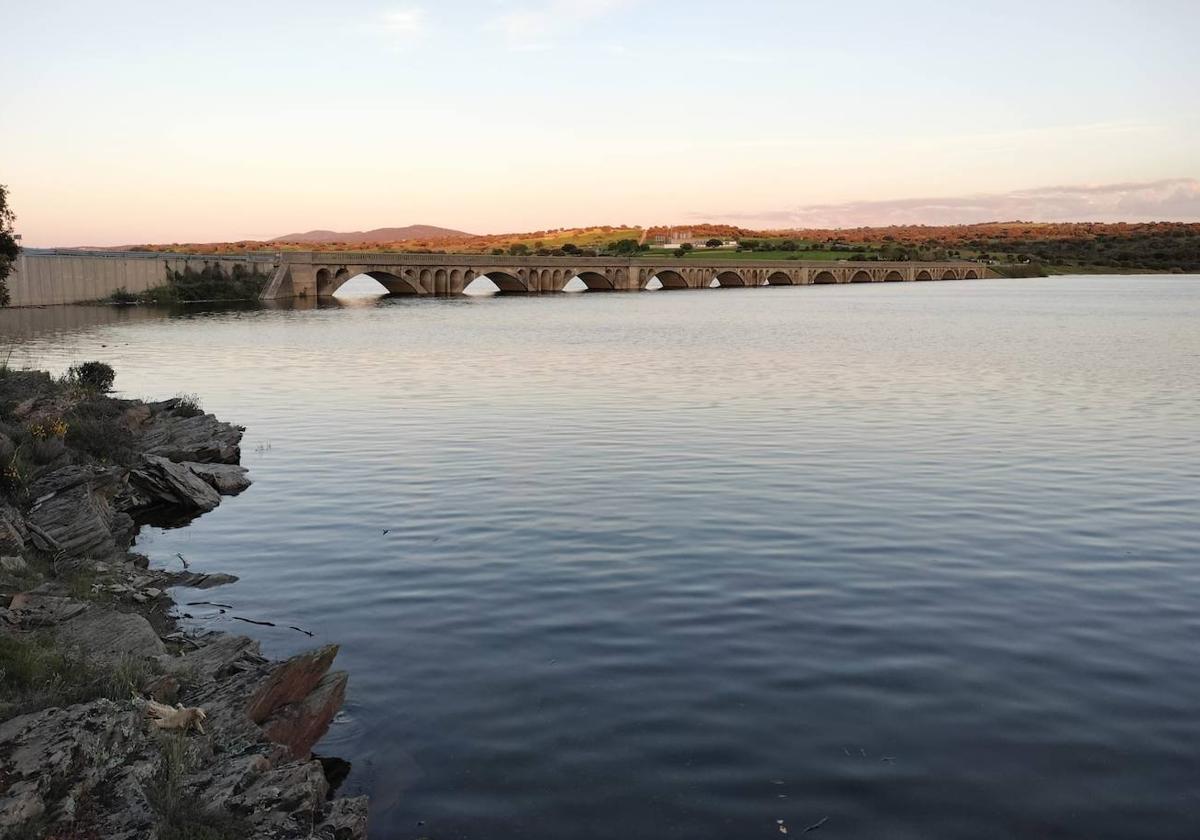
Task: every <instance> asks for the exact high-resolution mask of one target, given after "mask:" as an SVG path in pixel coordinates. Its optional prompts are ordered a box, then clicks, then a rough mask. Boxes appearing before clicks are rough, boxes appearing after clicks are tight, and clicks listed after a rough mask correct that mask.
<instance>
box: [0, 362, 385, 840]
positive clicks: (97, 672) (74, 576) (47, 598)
mask: <svg viewBox="0 0 1200 840" xmlns="http://www.w3.org/2000/svg"><path fill="white" fill-rule="evenodd" d="M104 390H105V388H103V387H102V388H100V389H95V388H89V387H87V386H86V385H81V384H80V383H79V382H71V381H64V380H54V379H52V378H50V377H49V376H48V375H46V374H41V373H36V372H13V371H6V370H0V468H2V469H3V470H4V473H3V477H4V483H3V484H2V485H0V672H2V673H0V836H3V837H14V838H16V837H22V838H26V837H28V838H32V837H46V838H58V839H59V840H68V838H71V839H72V840H85V839H86V838H113V839H114V840H123V839H124V838H128V840H133V838H158V839H159V840H173V839H174V838H205V839H206V840H207V839H208V838H214V839H217V840H225V838H229V840H232V838H264V839H265V838H273V839H274V840H283V839H284V838H300V837H305V838H310V837H315V838H328V839H329V840H334V839H335V838H336V840H362V838H365V837H366V833H367V801H366V798H365V797H357V798H336V797H334V796H333V795H332V793H331V791H332V788H333V785H332V784H331V782H330V778H329V777H330V776H337V775H339V773H338V771H339V770H340V769H341V768H339V767H338V763H337V762H336V761H330V760H322V759H318V758H316V757H314V756H313V754H312V747H313V745H314V744H315V743H316V742H317V741H318V740H319V739H320V738H321V737H322V735H324V733H325V732H326V730H327V729H328V727H329V725H330V723H331V722H332V720H333V717H334V715H335V714H336V713H337V711H338V709H339V708H340V707H341V705H342V702H343V699H344V696H345V691H346V684H347V675H346V674H345V672H342V671H333V670H331V668H332V665H333V661H334V658H335V656H336V655H337V647H336V646H333V645H330V646H326V647H322V648H320V649H318V650H314V651H311V652H308V653H305V654H301V655H299V656H296V657H293V658H291V659H288V660H286V661H284V662H272V661H269V660H267V659H266V658H264V657H263V656H262V654H261V653H260V651H259V648H258V645H257V643H256V642H254V641H253V640H252V639H250V638H247V637H245V636H235V635H231V634H226V633H218V632H206V633H199V634H192V633H185V632H183V631H182V630H181V629H180V628H179V626H177V624H176V621H175V619H174V618H173V613H172V610H173V607H174V602H173V601H172V599H171V596H170V594H169V589H170V588H171V587H174V586H190V587H199V588H209V587H212V586H219V585H221V584H223V583H228V582H231V581H232V580H236V578H233V577H232V576H229V575H222V574H201V573H198V572H193V571H191V570H183V571H167V570H163V569H151V568H149V564H148V561H147V558H145V557H144V556H142V555H139V554H137V553H136V552H133V551H131V550H130V548H131V546H132V544H133V540H134V538H135V536H136V534H137V531H138V528H139V527H140V525H141V524H143V523H146V522H159V523H162V522H169V523H171V524H182V523H185V522H186V521H187V520H188V519H190V518H193V517H195V516H197V515H200V514H202V513H204V512H207V511H209V510H212V509H213V508H215V507H216V506H217V505H218V504H219V503H220V500H221V496H222V495H232V494H235V493H238V492H241V491H242V490H244V489H246V487H248V486H249V479H248V478H247V476H246V470H245V468H243V467H241V466H240V465H239V464H238V462H239V460H240V457H241V452H240V448H239V445H240V441H241V437H242V432H243V429H241V428H240V427H237V426H233V425H230V424H228V423H225V422H222V421H220V420H218V419H217V418H215V417H213V416H212V415H211V414H205V413H203V412H201V411H199V409H198V407H197V406H196V405H195V404H194V401H191V400H186V399H176V400H168V401H165V402H159V403H143V402H138V401H130V400H117V399H113V398H111V397H109V396H107V395H105V394H104V393H103V391H104ZM327 768H329V770H328V773H327Z"/></svg>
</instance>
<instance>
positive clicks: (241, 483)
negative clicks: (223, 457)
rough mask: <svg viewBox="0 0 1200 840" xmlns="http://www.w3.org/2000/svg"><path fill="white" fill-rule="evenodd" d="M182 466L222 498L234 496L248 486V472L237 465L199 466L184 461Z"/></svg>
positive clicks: (194, 462) (198, 464)
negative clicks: (202, 480)
mask: <svg viewBox="0 0 1200 840" xmlns="http://www.w3.org/2000/svg"><path fill="white" fill-rule="evenodd" d="M183 466H185V467H187V468H188V469H190V470H191V471H192V472H193V473H195V474H196V475H198V476H200V478H202V479H204V481H206V482H207V483H208V484H209V485H210V486H211V487H212V488H213V489H214V490H216V491H217V492H218V493H220V494H221V495H222V496H236V495H237V494H238V493H241V492H242V491H243V490H245V489H246V488H247V487H249V486H250V479H249V478H247V477H246V473H248V472H249V470H247V469H246V468H245V467H243V466H241V465H239V464H200V463H197V462H196V461H185V462H184V463H183Z"/></svg>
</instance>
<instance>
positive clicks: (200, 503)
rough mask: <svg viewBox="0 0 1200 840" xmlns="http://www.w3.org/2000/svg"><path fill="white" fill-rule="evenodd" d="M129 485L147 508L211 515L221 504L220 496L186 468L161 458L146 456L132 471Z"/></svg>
mask: <svg viewBox="0 0 1200 840" xmlns="http://www.w3.org/2000/svg"><path fill="white" fill-rule="evenodd" d="M129 481H130V483H131V484H132V485H133V487H134V488H135V490H136V491H137V492H138V493H140V494H141V497H142V501H143V502H144V503H145V505H146V506H147V507H163V506H165V507H170V508H173V509H176V510H179V511H186V512H197V513H207V512H208V511H210V510H212V509H214V508H215V507H216V506H217V505H219V504H221V496H220V494H219V493H218V492H217V491H216V490H215V489H213V486H212V485H211V484H209V483H208V482H207V481H205V480H204V479H202V478H201V477H200V476H198V475H197V474H196V473H194V472H193V471H192V470H191V469H190V468H189V467H188V466H187V465H186V464H177V463H175V462H174V461H171V460H168V459H166V458H162V457H160V456H158V455H144V456H143V457H142V462H141V463H140V464H138V465H137V466H136V467H134V468H133V470H131V471H130V473H129Z"/></svg>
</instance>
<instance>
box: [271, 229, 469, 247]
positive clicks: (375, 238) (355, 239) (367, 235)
mask: <svg viewBox="0 0 1200 840" xmlns="http://www.w3.org/2000/svg"><path fill="white" fill-rule="evenodd" d="M473 236H474V234H470V233H465V232H464V231H461V230H451V229H450V228H442V227H435V226H434V225H409V226H408V227H394V228H375V229H374V230H356V231H346V232H339V231H335V230H310V231H307V232H306V233H289V234H285V235H284V236H277V237H275V238H274V239H271V240H269V241H270V242H280V243H283V242H290V243H304V244H309V245H332V244H334V243H339V242H343V243H363V244H370V245H377V244H380V243H384V242H411V241H413V240H422V241H425V242H430V241H447V240H455V239H470V238H472V237H473Z"/></svg>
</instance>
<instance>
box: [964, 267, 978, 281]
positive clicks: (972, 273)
mask: <svg viewBox="0 0 1200 840" xmlns="http://www.w3.org/2000/svg"><path fill="white" fill-rule="evenodd" d="M963 279H964V280H978V279H979V272H977V271H976V270H975V269H973V268H968V269H967V273H966V274H964V275H963Z"/></svg>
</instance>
